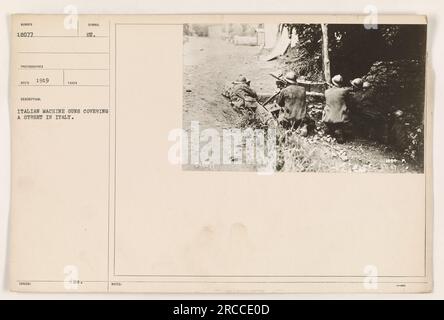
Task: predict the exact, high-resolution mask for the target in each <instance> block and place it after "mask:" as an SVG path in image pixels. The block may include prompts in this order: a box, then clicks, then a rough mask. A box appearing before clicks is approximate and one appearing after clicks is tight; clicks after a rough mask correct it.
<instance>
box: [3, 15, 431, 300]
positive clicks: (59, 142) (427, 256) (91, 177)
mask: <svg viewBox="0 0 444 320" xmlns="http://www.w3.org/2000/svg"><path fill="white" fill-rule="evenodd" d="M20 19H23V17H22V16H15V17H14V18H13V21H12V26H13V32H14V31H15V29H14V28H17V25H16V24H15V23H18V21H20ZM29 19H34V21H36V22H41V25H45V23H46V22H50V24H51V23H55V24H57V23H59V22H60V21H61V19H63V17H60V16H59V17H56V16H39V17H29ZM82 19H91V20H99V21H100V22H101V24H102V25H106V26H108V27H109V29H108V31H109V34H108V35H109V50H110V51H109V60H108V62H109V65H108V66H109V70H108V71H109V75H110V77H109V80H110V86H108V87H107V86H104V87H99V88H94V89H92V88H89V87H82V88H76V90H77V91H75V92H74V93H73V92H72V91H67V90H70V89H72V88H69V89H67V88H64V87H61V88H51V91H50V92H49V91H48V93H47V94H44V93H43V94H42V91H39V93H36V91H35V90H42V88H26V89H24V88H23V87H20V88H17V87H14V86H11V89H12V95H11V96H12V101H14V99H15V98H18V97H19V96H22V95H24V94H25V95H33V94H38V95H43V96H44V97H45V103H51V104H66V103H67V101H69V104H70V105H72V106H76V105H81V104H86V103H87V104H89V105H101V106H104V105H108V104H109V105H110V108H111V113H110V115H109V117H97V118H92V117H80V118H76V119H75V120H72V121H70V122H58V123H57V122H55V123H51V124H47V123H45V122H21V121H15V117H14V111H13V110H14V106H15V105H14V102H13V103H12V105H11V108H12V112H11V118H12V126H13V149H12V152H13V168H12V171H13V186H12V188H13V195H12V212H13V216H12V238H11V279H10V280H11V282H10V283H11V289H13V290H19V291H66V289H65V287H64V284H65V283H64V279H65V274H64V270H65V268H66V266H75V267H76V268H78V270H79V274H80V277H79V279H80V280H82V283H81V285H80V286H79V288H78V290H79V291H118V292H120V291H121V292H226V291H229V292H332V291H334V292H339V291H344V292H366V291H367V289H365V287H364V286H363V284H364V281H365V278H366V274H365V268H366V267H367V266H376V267H377V269H378V275H379V277H380V278H379V287H378V289H377V290H376V291H381V292H424V291H429V290H430V289H431V251H430V250H431V242H430V241H431V210H430V209H431V208H430V204H431V202H430V201H429V202H426V192H427V191H429V193H428V195H429V197H430V196H431V193H430V187H431V186H430V182H431V181H430V179H428V180H427V183H428V184H426V175H427V174H428V175H430V174H431V172H430V171H429V170H430V160H431V159H430V157H429V158H428V159H427V160H428V161H427V163H428V166H426V174H425V175H423V174H414V175H410V174H407V175H376V174H368V175H358V174H356V175H342V174H297V173H292V174H276V175H272V176H260V175H257V174H254V173H228V172H222V173H216V172H207V173H204V172H189V171H182V170H181V169H180V167H175V166H172V165H171V164H170V163H169V162H168V161H167V154H168V149H169V148H170V146H171V142H169V141H168V139H167V137H168V132H169V131H170V130H172V129H174V128H180V127H181V123H182V121H181V114H182V112H181V108H182V25H181V24H182V23H183V22H194V21H198V22H214V23H216V22H218V23H220V22H229V21H242V22H249V21H256V22H258V21H259V22H266V21H278V22H281V21H288V22H291V21H295V22H313V23H315V22H320V21H325V22H335V21H337V22H341V23H347V22H348V23H357V22H361V21H362V20H357V19H359V18H356V17H320V16H318V17H309V16H305V17H297V16H193V17H191V16H188V17H187V16H108V17H107V16H101V17H92V16H90V17H81V21H82ZM384 19H385V20H384V21H386V23H388V22H391V23H402V22H404V23H405V22H411V21H413V20H412V19H416V20H415V22H416V23H425V20H424V19H423V18H421V17H416V18H413V17H396V18H395V17H385V18H384ZM44 22H45V23H44ZM380 23H383V22H382V21H380ZM42 28H44V27H42ZM141 39H143V41H141ZM105 45H106V44H105ZM78 46H79V47H76V50H77V48H82V44H81V43H80V44H78ZM12 50H13V51H12V52H13V55H12V58H13V59H12V66H15V64H17V63H19V61H17V60H16V59H20V58H19V57H20V55H14V52H20V51H23V50H28V51H32V50H33V48H32V44H28V43H26V42H21V41H14V40H13V49H12ZM35 50H38V48H37V49H35ZM159 61H161V62H162V63H159ZM47 63H57V60H56V59H55V58H52V60H51V61H48V62H47ZM60 64H62V62H60ZM12 70H13V77H12V80H11V81H12V83H14V80H15V79H16V77H17V76H18V74H16V73H14V68H12ZM164 83H169V86H168V87H165V86H164ZM147 88H148V89H147ZM25 90H26V91H25ZM43 90H46V88H45V89H43ZM77 99H78V100H77ZM427 111H428V112H427V115H428V119H427V120H428V121H427V129H428V130H429V134H428V136H427V137H428V141H427V142H428V143H429V144H428V151H429V152H430V151H431V150H430V142H431V140H430V139H431V135H430V132H431V131H430V130H431V125H430V120H431V118H430V117H431V109H430V105H428V110H427ZM429 178H430V176H429ZM338 185H340V186H341V188H338ZM284 186H285V187H284ZM426 186H427V188H426ZM312 188H317V190H318V191H319V193H320V194H322V195H323V197H322V201H319V199H312V197H314V195H313V194H312V193H310V192H308V191H309V190H310V189H312ZM276 190H279V191H280V192H281V193H282V192H283V193H284V195H283V196H284V197H286V198H294V206H284V205H283V204H279V203H276V202H273V201H270V200H271V199H272V198H273V196H274V194H275V192H276ZM264 191H265V194H266V195H265V196H264ZM252 198H254V199H256V200H257V201H256V202H252V201H250V199H252ZM429 200H430V198H429ZM312 203H316V204H317V205H316V206H313V205H312ZM426 205H427V206H429V207H428V210H427V211H426ZM29 283H30V285H29ZM23 284H25V285H23Z"/></svg>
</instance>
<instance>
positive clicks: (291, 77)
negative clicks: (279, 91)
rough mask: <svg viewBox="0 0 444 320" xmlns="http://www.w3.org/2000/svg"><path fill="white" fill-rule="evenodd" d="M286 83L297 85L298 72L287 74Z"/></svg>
mask: <svg viewBox="0 0 444 320" xmlns="http://www.w3.org/2000/svg"><path fill="white" fill-rule="evenodd" d="M285 81H287V82H288V83H291V84H296V82H297V76H296V72H294V71H289V72H287V73H286V74H285Z"/></svg>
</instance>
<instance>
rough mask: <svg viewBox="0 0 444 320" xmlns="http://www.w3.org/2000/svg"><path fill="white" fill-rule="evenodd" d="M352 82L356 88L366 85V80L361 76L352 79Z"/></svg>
mask: <svg viewBox="0 0 444 320" xmlns="http://www.w3.org/2000/svg"><path fill="white" fill-rule="evenodd" d="M350 84H351V85H352V86H353V87H354V88H356V89H362V87H363V85H364V80H362V79H361V78H356V79H353V80H352V81H350Z"/></svg>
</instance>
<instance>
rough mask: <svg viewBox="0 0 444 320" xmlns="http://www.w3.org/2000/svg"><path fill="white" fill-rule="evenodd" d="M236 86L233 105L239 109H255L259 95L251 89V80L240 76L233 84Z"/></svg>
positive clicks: (232, 99)
mask: <svg viewBox="0 0 444 320" xmlns="http://www.w3.org/2000/svg"><path fill="white" fill-rule="evenodd" d="M233 84H234V86H233V89H232V92H231V97H230V100H231V103H232V105H233V106H234V107H236V108H238V109H242V108H244V107H245V108H247V109H255V107H256V101H257V93H256V91H254V90H253V89H252V88H251V87H250V80H248V79H247V78H246V77H244V76H242V75H240V76H239V78H238V79H237V80H236V81H234V82H233Z"/></svg>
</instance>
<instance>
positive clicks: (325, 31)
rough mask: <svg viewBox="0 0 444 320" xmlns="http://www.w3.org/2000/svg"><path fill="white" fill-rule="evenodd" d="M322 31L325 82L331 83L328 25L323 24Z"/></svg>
mask: <svg viewBox="0 0 444 320" xmlns="http://www.w3.org/2000/svg"><path fill="white" fill-rule="evenodd" d="M321 30H322V61H323V69H324V77H325V82H327V83H330V82H331V73H330V56H329V53H328V26H327V24H326V23H323V24H321Z"/></svg>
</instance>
